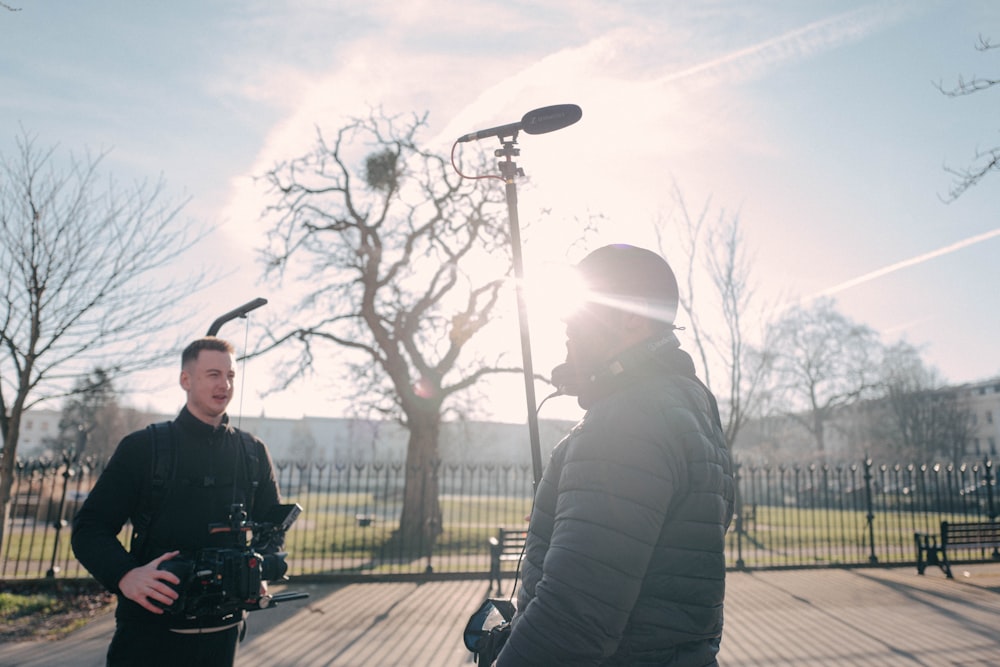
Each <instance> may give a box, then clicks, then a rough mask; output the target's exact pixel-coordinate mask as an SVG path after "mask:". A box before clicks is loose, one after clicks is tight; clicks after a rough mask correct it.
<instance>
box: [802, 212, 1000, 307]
mask: <svg viewBox="0 0 1000 667" xmlns="http://www.w3.org/2000/svg"><path fill="white" fill-rule="evenodd" d="M997 236H1000V227H998V228H997V229H993V230H991V231H988V232H984V233H982V234H979V235H977V236H970V237H969V238H967V239H963V240H961V241H958V242H956V243H952V244H951V245H947V246H945V247H943V248H938V249H937V250H932V251H930V252H927V253H924V254H923V255H917V256H916V257H911V258H910V259H905V260H903V261H902V262H896V263H895V264H890V265H889V266H886V267H883V268H881V269H878V270H876V271H872V272H871V273H866V274H864V275H863V276H858V277H857V278H852V279H851V280H848V281H847V282H843V283H840V284H839V285H834V286H833V287H830V288H828V289H825V290H823V291H822V292H818V293H816V294H814V295H813V296H812V298H811V299H810V300H812V299H816V298H818V297H821V296H830V295H832V294H836V293H837V292H843V291H844V290H846V289H850V288H852V287H856V286H858V285H861V284H863V283H866V282H868V281H870V280H875V279H876V278H881V277H882V276H885V275H888V274H890V273H895V272H896V271H899V270H900V269H905V268H907V267H910V266H915V265H916V264H922V263H924V262H926V261H929V260H932V259H935V258H937V257H941V256H942V255H948V254H950V253H953V252H955V251H956V250H961V249H962V248H968V247H969V246H970V245H975V244H977V243H982V242H983V241H986V240H989V239H992V238H994V237H997Z"/></svg>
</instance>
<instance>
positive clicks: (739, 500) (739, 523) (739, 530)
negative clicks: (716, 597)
mask: <svg viewBox="0 0 1000 667" xmlns="http://www.w3.org/2000/svg"><path fill="white" fill-rule="evenodd" d="M742 468H743V464H742V463H740V462H739V461H737V462H736V464H735V465H734V466H733V482H734V483H735V486H736V569H738V570H744V569H746V563H745V562H744V561H743V493H742V492H741V491H740V480H741V478H742V476H741V475H740V470H742Z"/></svg>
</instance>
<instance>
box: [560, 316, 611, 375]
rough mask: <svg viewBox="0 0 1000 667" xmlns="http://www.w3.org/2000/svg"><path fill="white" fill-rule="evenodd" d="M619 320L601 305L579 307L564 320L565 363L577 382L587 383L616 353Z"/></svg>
mask: <svg viewBox="0 0 1000 667" xmlns="http://www.w3.org/2000/svg"><path fill="white" fill-rule="evenodd" d="M619 320H620V313H619V312H618V311H615V310H612V309H610V308H604V307H601V306H587V307H585V308H581V309H579V310H578V311H576V312H575V313H574V314H573V315H571V316H570V317H567V318H566V362H567V363H568V364H570V366H571V367H572V368H573V369H574V371H575V375H576V378H577V380H579V381H586V380H588V379H589V378H590V376H592V375H593V374H594V373H596V372H597V371H598V370H599V369H601V368H602V367H603V365H604V362H606V361H608V360H610V359H611V357H613V356H614V354H615V353H616V352H618V351H619V344H618V343H619V341H618V340H617V331H618V326H617V323H618V321H619Z"/></svg>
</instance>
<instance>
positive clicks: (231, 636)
mask: <svg viewBox="0 0 1000 667" xmlns="http://www.w3.org/2000/svg"><path fill="white" fill-rule="evenodd" d="M239 634H240V628H239V626H236V627H233V628H229V629H227V630H220V631H219V632H206V633H202V634H180V633H176V632H171V631H170V630H169V629H167V628H163V627H159V626H155V625H148V624H143V623H122V622H121V621H119V622H118V625H117V627H116V628H115V635H114V637H112V638H111V646H110V647H109V648H108V659H107V662H106V665H107V667H160V666H161V665H162V666H163V667H167V666H168V665H169V666H170V667H176V666H177V665H181V666H183V667H233V663H234V662H235V661H236V646H237V644H238V642H239Z"/></svg>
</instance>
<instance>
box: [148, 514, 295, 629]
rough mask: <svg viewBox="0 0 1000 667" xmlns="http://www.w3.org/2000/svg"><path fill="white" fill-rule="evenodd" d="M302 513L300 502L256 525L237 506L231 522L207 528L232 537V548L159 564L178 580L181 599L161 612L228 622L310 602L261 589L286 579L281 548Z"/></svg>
mask: <svg viewBox="0 0 1000 667" xmlns="http://www.w3.org/2000/svg"><path fill="white" fill-rule="evenodd" d="M301 513H302V507H301V506H299V505H298V504H297V503H292V504H286V505H275V506H274V507H272V508H271V510H270V511H269V512H268V513H267V514H266V515H265V516H264V517H263V518H264V520H263V521H260V522H255V521H250V520H249V519H248V517H247V513H246V508H245V507H244V506H243V504H242V503H235V504H233V505H232V506H231V508H230V514H229V521H228V522H226V523H215V524H209V526H208V532H209V534H212V535H217V534H220V533H221V534H231V535H232V536H233V542H234V544H233V546H230V547H206V548H202V549H199V550H198V551H196V552H194V553H192V554H183V553H182V554H180V555H178V556H176V557H174V558H172V559H170V560H165V561H163V562H162V563H160V565H159V569H161V570H166V571H168V572H171V573H173V574H174V575H175V576H176V577H177V578H178V579H180V583H178V584H177V585H175V586H174V587H173V588H174V589H175V590H176V591H177V593H178V597H177V599H176V600H174V602H173V603H172V604H170V605H169V606H164V607H163V609H164V610H165V611H166V612H168V613H170V614H174V615H179V616H185V617H187V618H203V617H208V616H216V617H225V616H229V615H235V614H237V613H239V612H243V611H257V610H259V609H270V608H272V607H274V606H275V605H276V604H277V603H279V602H287V601H290V600H300V599H303V598H307V597H309V594H308V593H299V592H287V593H279V594H278V595H269V594H267V593H265V592H263V586H262V584H263V583H264V582H273V581H283V580H286V579H287V577H286V576H285V573H286V572H287V571H288V565H287V564H286V563H285V556H286V554H285V552H282V551H277V549H278V548H280V546H281V544H282V543H283V542H284V535H285V531H287V530H288V529H289V528H290V527H291V525H292V524H293V523H294V522H295V519H296V518H298V516H299V514H301ZM262 552H263V553H262Z"/></svg>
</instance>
